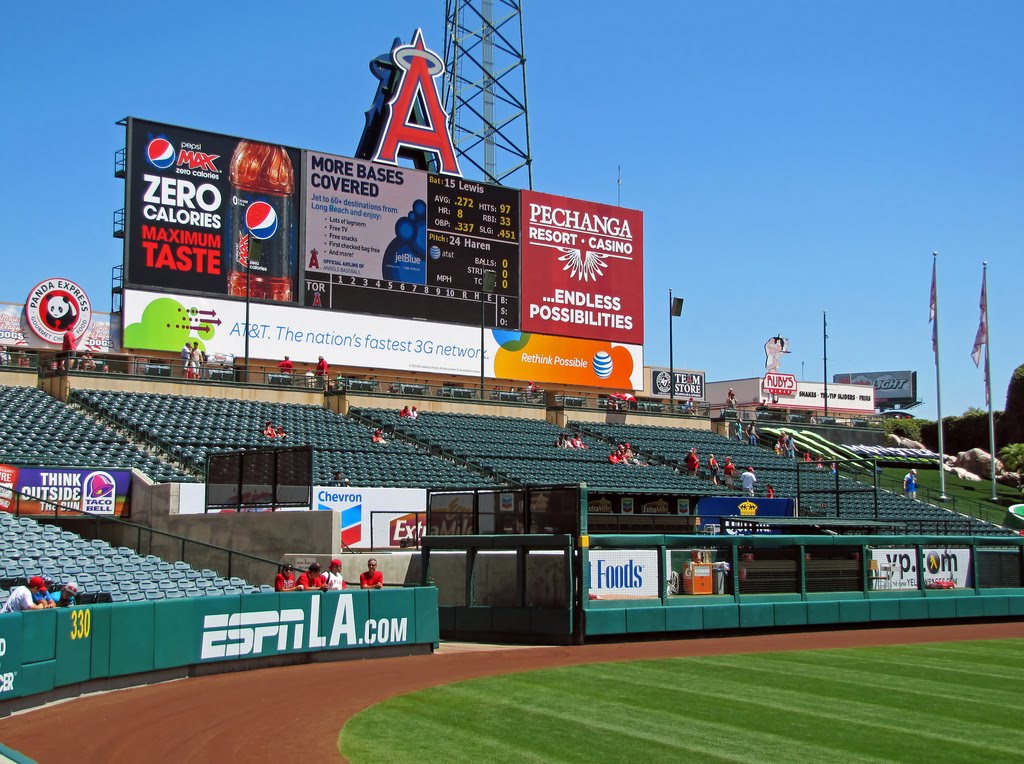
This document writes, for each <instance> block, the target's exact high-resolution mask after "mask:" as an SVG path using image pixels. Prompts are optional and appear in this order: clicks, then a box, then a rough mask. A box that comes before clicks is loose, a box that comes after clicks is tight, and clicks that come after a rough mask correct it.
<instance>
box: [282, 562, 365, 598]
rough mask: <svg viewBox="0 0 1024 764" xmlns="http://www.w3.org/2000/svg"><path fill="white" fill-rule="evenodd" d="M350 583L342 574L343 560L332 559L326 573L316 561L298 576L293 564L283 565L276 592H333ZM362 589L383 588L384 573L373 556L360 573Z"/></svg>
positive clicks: (344, 587)
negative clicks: (321, 570)
mask: <svg viewBox="0 0 1024 764" xmlns="http://www.w3.org/2000/svg"><path fill="white" fill-rule="evenodd" d="M347 588H348V584H346V583H345V578H344V576H342V574H341V560H338V559H334V560H331V564H330V565H329V566H328V568H327V572H326V573H321V572H320V563H318V562H314V563H312V564H311V565H310V566H309V568H307V569H306V570H305V571H303V573H302V574H301V575H299V576H298V578H296V576H295V568H293V567H292V566H291V565H283V566H281V572H280V573H278V574H277V577H276V578H275V579H274V591H276V592H312V591H321V592H331V591H341V590H342V589H347ZM359 588H360V589H383V588H384V574H383V573H381V572H380V571H379V570H377V560H376V558H374V557H371V558H370V559H369V560H367V562H366V570H365V571H364V572H362V573H360V574H359Z"/></svg>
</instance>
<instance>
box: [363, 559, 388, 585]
mask: <svg viewBox="0 0 1024 764" xmlns="http://www.w3.org/2000/svg"><path fill="white" fill-rule="evenodd" d="M359 588H360V589H383V588H384V574H383V573H381V572H380V571H379V570H377V560H376V559H374V558H373V557H371V558H370V559H369V560H367V561H366V570H365V571H363V572H362V573H360V574H359Z"/></svg>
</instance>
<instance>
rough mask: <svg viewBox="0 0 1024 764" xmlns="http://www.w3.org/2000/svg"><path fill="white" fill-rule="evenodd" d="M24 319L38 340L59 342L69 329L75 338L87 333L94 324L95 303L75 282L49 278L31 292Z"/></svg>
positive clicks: (52, 342) (61, 341) (57, 343)
mask: <svg viewBox="0 0 1024 764" xmlns="http://www.w3.org/2000/svg"><path fill="white" fill-rule="evenodd" d="M25 320H26V322H27V323H28V326H29V328H30V329H31V330H32V332H33V334H35V335H36V336H37V337H38V338H39V339H41V340H43V341H44V342H49V343H51V344H53V345H60V344H62V343H63V341H64V335H65V334H66V333H67V332H68V331H69V330H70V331H71V333H72V335H74V337H75V339H76V340H80V339H82V337H84V336H85V335H86V333H87V332H88V331H89V326H90V325H91V324H92V304H91V303H90V301H89V297H88V296H87V295H86V294H85V290H84V289H82V287H80V286H79V285H78V284H76V283H75V282H74V281H68V280H67V279H56V278H54V279H46V280H45V281H40V282H39V283H38V284H36V285H35V286H34V287H32V291H30V292H29V293H28V299H27V300H25Z"/></svg>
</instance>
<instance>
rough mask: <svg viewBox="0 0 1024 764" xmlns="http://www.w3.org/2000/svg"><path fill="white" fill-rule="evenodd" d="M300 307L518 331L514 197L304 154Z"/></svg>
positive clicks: (407, 172)
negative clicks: (486, 280)
mask: <svg viewBox="0 0 1024 764" xmlns="http://www.w3.org/2000/svg"><path fill="white" fill-rule="evenodd" d="M303 156H304V168H305V175H306V185H305V220H306V234H305V241H304V245H303V257H304V265H305V276H304V279H305V283H304V286H305V305H306V306H307V307H310V308H318V309H323V310H346V311H353V312H357V313H378V314H386V315H389V316H395V317H400V318H423V319H428V320H433V321H444V322H445V323H456V324H472V325H473V326H479V325H480V313H481V304H480V300H481V289H482V287H483V274H484V271H486V270H490V271H493V272H494V274H495V279H496V280H495V286H494V290H493V293H491V294H489V295H488V296H487V297H486V310H485V324H486V325H487V326H495V327H501V328H508V329H516V328H518V325H519V244H518V237H519V192H518V191H516V190H514V189H510V188H504V187H502V186H491V185H486V184H483V183H476V182H471V181H466V180H462V179H461V178H452V177H448V176H443V175H435V174H428V173H426V172H418V171H416V170H411V169H408V168H401V167H385V166H383V165H379V164H374V163H372V162H367V161H363V160H359V159H348V158H346V157H340V156H330V155H326V154H320V153H317V152H313V151H307V152H304V155H303Z"/></svg>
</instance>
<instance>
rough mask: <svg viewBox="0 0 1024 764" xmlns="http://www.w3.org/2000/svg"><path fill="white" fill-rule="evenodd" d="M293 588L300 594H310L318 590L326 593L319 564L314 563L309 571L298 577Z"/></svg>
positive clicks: (324, 581)
mask: <svg viewBox="0 0 1024 764" xmlns="http://www.w3.org/2000/svg"><path fill="white" fill-rule="evenodd" d="M295 588H296V589H298V590H299V591H300V592H304V591H305V592H311V591H313V590H314V589H319V590H320V591H322V592H325V591H327V581H326V580H325V579H324V577H323V575H321V573H320V563H318V562H314V563H313V564H311V565H310V566H309V569H308V570H307V571H306V572H305V573H303V574H302V575H301V576H299V580H298V582H297V583H296V584H295Z"/></svg>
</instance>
